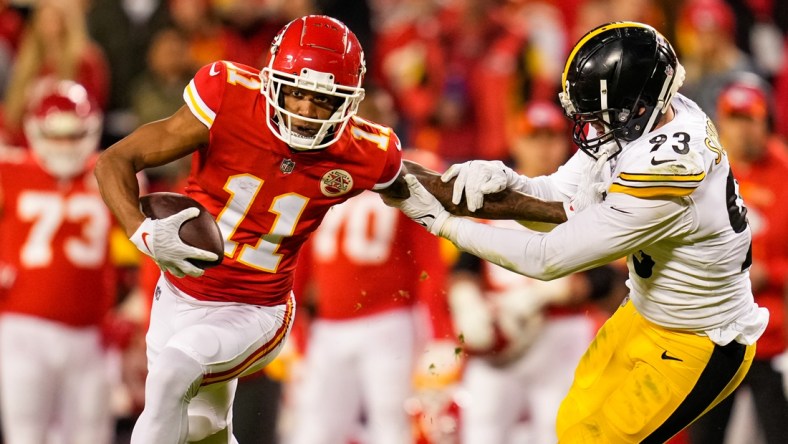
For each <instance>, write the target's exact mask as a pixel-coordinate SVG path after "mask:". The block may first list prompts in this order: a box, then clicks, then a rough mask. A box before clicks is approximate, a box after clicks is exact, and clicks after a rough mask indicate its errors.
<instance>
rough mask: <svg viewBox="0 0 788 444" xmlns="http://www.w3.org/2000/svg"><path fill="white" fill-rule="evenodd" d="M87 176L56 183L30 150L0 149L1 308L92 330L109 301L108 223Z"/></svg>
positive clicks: (92, 180) (111, 285) (95, 188)
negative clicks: (91, 327)
mask: <svg viewBox="0 0 788 444" xmlns="http://www.w3.org/2000/svg"><path fill="white" fill-rule="evenodd" d="M94 160H95V159H92V160H91V163H90V168H86V170H85V171H83V172H82V173H80V174H78V175H77V176H75V177H73V178H71V179H65V180H58V179H55V178H54V177H52V176H51V175H49V174H48V173H46V172H45V171H44V169H43V168H41V166H40V165H39V164H38V162H36V161H35V160H34V158H33V156H32V154H31V151H30V150H27V149H22V148H7V149H4V148H2V147H0V307H2V311H3V312H12V313H17V314H23V315H28V316H36V317H39V318H43V319H48V320H50V321H55V322H60V323H62V324H65V325H69V326H73V327H85V326H90V325H99V324H100V323H101V322H102V321H103V320H104V316H105V315H106V313H107V311H108V310H109V309H110V307H112V305H113V301H114V298H115V291H116V288H115V270H114V267H113V265H112V263H111V260H110V255H109V251H110V242H109V240H110V230H111V229H112V227H113V219H112V216H111V214H110V212H109V209H108V208H107V207H106V205H104V201H103V200H102V199H101V195H100V194H99V190H98V184H97V183H96V180H95V178H94V177H93V170H92V165H93V161H94Z"/></svg>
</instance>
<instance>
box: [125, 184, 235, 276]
mask: <svg viewBox="0 0 788 444" xmlns="http://www.w3.org/2000/svg"><path fill="white" fill-rule="evenodd" d="M189 207H197V208H198V209H199V210H200V214H199V215H198V216H197V217H195V218H194V219H189V220H187V221H186V222H184V223H183V225H181V229H180V231H179V232H178V234H179V235H180V237H181V240H183V242H184V243H186V244H188V245H191V246H193V247H197V248H200V249H202V250H207V251H210V252H212V253H216V254H217V255H218V256H219V259H217V260H216V261H213V262H209V261H202V260H198V259H189V262H191V263H193V264H194V265H196V266H198V267H200V268H202V269H206V268H210V267H215V266H217V265H219V264H221V263H222V258H224V240H223V239H222V233H221V231H220V230H219V225H217V224H216V221H215V220H214V218H213V216H212V215H211V213H209V212H208V211H207V210H206V209H205V207H203V206H202V204H200V203H199V202H197V201H196V200H194V199H192V198H191V197H189V196H185V195H183V194H178V193H165V192H162V193H150V194H146V195H144V196H141V197H140V210H142V213H143V214H145V216H147V217H149V218H151V219H163V218H165V217H168V216H172V215H173V214H176V213H179V212H181V211H183V210H185V209H186V208H189Z"/></svg>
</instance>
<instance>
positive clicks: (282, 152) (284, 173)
mask: <svg viewBox="0 0 788 444" xmlns="http://www.w3.org/2000/svg"><path fill="white" fill-rule="evenodd" d="M184 100H185V101H186V104H187V106H188V107H189V109H190V110H191V111H192V113H193V114H194V115H195V116H196V117H197V118H198V119H199V120H200V121H201V122H202V123H203V124H205V125H206V126H207V127H208V128H209V129H210V143H209V144H208V145H206V146H204V147H201V148H200V149H199V150H198V151H197V152H195V154H194V156H193V159H192V168H191V172H190V174H189V178H188V181H187V186H186V194H188V195H189V196H191V197H193V198H195V199H197V200H198V201H199V202H200V203H202V204H203V205H204V206H205V207H206V208H207V209H208V211H209V212H211V213H212V214H213V215H214V217H216V220H217V222H218V224H219V227H220V229H221V231H222V236H223V237H224V255H225V257H224V261H223V263H222V265H220V266H218V267H214V268H211V269H208V270H206V272H205V274H204V275H203V276H202V277H200V278H190V277H185V278H182V279H175V278H170V281H171V282H172V283H173V284H174V285H175V286H176V287H178V288H180V289H181V290H183V291H185V292H187V293H188V294H190V295H191V296H193V297H195V298H197V299H199V300H206V301H235V302H243V303H251V304H257V305H266V306H270V305H278V304H282V303H284V302H285V301H286V300H287V298H288V297H289V293H290V290H291V288H292V284H293V272H294V271H295V266H296V262H297V258H298V252H299V249H300V248H301V246H302V244H303V243H304V242H305V241H306V240H307V238H308V237H309V235H310V234H311V233H312V232H313V231H314V230H315V229H316V228H317V227H318V225H320V222H321V221H322V220H323V217H324V216H325V214H326V213H327V212H328V210H329V209H330V208H331V207H332V206H334V205H336V204H339V203H341V202H344V201H345V200H347V199H349V198H351V197H353V196H355V195H357V194H359V193H361V192H362V191H364V190H380V189H384V188H386V187H388V186H389V185H390V184H391V183H392V182H393V181H394V179H396V177H397V175H398V174H399V171H400V168H401V157H402V152H401V147H400V143H399V139H398V138H397V136H396V135H395V134H394V132H393V131H392V130H391V129H390V128H388V127H385V126H381V125H378V124H375V123H373V122H369V121H367V120H365V119H361V118H358V117H353V119H352V120H351V121H350V123H349V124H348V125H347V126H346V127H345V129H344V131H343V134H342V135H341V137H340V138H339V140H338V141H337V142H335V143H334V144H332V145H330V146H328V147H327V148H325V149H322V150H314V151H295V150H292V149H290V148H289V147H288V146H287V145H286V144H285V143H283V142H282V141H280V140H279V139H278V138H277V137H276V136H275V135H273V134H272V133H271V131H270V130H269V128H268V126H267V124H266V121H265V119H266V109H265V107H266V106H267V104H266V101H265V98H264V96H263V95H262V94H261V93H260V81H259V76H258V70H256V69H254V68H250V67H248V66H244V65H239V64H234V63H230V62H216V63H213V64H210V65H207V66H205V67H203V68H202V69H201V70H200V71H199V72H198V73H197V74H196V75H195V77H194V79H192V81H191V82H190V83H189V85H188V86H187V87H186V89H185V90H184Z"/></svg>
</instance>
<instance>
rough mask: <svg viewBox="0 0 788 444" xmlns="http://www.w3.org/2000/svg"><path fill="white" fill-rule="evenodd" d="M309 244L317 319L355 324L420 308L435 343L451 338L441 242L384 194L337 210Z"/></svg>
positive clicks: (365, 195)
mask: <svg viewBox="0 0 788 444" xmlns="http://www.w3.org/2000/svg"><path fill="white" fill-rule="evenodd" d="M308 245H310V246H311V248H309V249H306V250H305V251H304V252H303V253H302V259H304V263H305V264H306V263H309V264H310V265H311V266H309V267H304V268H299V273H302V272H304V273H308V274H309V278H311V281H312V282H313V283H314V290H315V294H316V296H317V301H316V302H317V317H319V318H323V319H332V320H344V319H354V318H359V317H363V316H368V315H372V314H377V313H381V312H386V311H390V310H396V309H400V308H405V307H411V306H414V305H415V304H417V303H421V304H423V306H424V307H426V308H427V309H428V312H429V315H430V318H431V321H432V322H431V323H432V333H433V335H434V337H436V338H443V337H451V335H452V329H451V321H450V319H449V309H448V304H447V301H446V275H447V269H448V267H447V264H446V263H445V261H443V259H442V258H441V255H440V240H439V238H437V237H435V236H433V235H431V234H430V233H429V232H428V231H427V230H425V229H424V228H422V227H421V226H419V225H418V224H416V223H415V222H413V221H411V220H410V219H409V218H408V217H407V216H405V215H404V214H403V213H402V212H401V211H399V210H398V209H396V208H391V207H388V206H386V205H385V204H384V203H383V201H382V200H381V199H380V196H378V195H376V194H374V193H363V194H361V195H360V196H358V197H355V198H353V199H351V200H349V201H348V202H345V203H343V204H342V205H339V206H337V207H335V208H334V209H333V210H332V211H331V212H330V213H329V214H328V216H327V217H326V219H325V221H324V222H323V224H322V225H321V226H320V228H319V229H318V230H317V232H316V233H315V236H314V237H313V238H312V240H311V242H310V243H309V244H308ZM308 255H309V256H311V257H310V258H308V257H307V256H308Z"/></svg>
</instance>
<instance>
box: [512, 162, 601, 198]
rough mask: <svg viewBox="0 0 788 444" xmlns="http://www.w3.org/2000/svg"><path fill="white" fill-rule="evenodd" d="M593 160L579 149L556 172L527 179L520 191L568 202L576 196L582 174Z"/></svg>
mask: <svg viewBox="0 0 788 444" xmlns="http://www.w3.org/2000/svg"><path fill="white" fill-rule="evenodd" d="M592 162H593V160H592V159H591V158H590V157H589V156H587V155H586V154H583V152H581V151H578V152H576V153H575V154H574V155H573V156H572V157H571V158H570V159H569V160H568V161H567V162H566V163H565V164H563V165H561V166H560V167H559V168H558V171H556V172H555V173H553V174H550V175H549V176H539V177H535V178H532V179H526V181H525V186H524V187H523V189H522V190H520V191H522V192H524V193H525V194H530V195H532V196H535V197H538V198H540V199H544V200H548V201H556V202H566V201H568V200H569V198H570V197H572V196H574V194H575V191H576V190H577V184H578V183H580V176H581V175H582V174H583V171H585V170H587V169H588V168H590V163H592Z"/></svg>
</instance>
